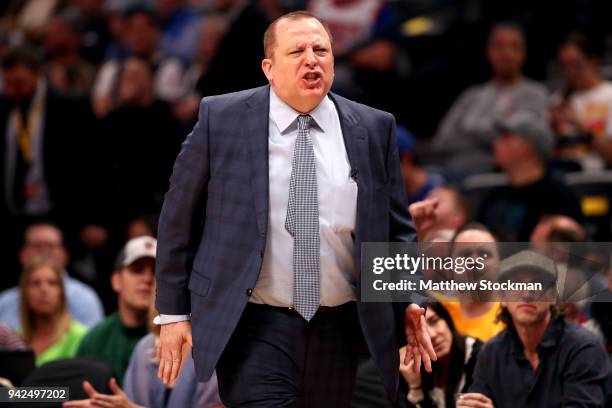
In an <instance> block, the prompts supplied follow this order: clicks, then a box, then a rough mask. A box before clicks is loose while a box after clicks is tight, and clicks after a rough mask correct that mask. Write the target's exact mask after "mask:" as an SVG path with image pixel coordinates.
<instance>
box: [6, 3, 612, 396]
mask: <svg viewBox="0 0 612 408" xmlns="http://www.w3.org/2000/svg"><path fill="white" fill-rule="evenodd" d="M533 3H534V2H521V1H511V2H506V1H499V2H497V1H496V2H494V4H493V3H490V2H486V1H483V0H464V1H458V2H449V1H444V0H431V1H417V0H395V1H390V0H309V1H307V2H306V1H302V0H11V1H3V2H0V135H2V137H1V140H0V156H1V157H2V160H0V225H2V228H1V232H0V234H2V239H1V241H2V242H3V245H2V248H0V262H1V263H2V270H3V275H2V279H1V280H0V323H1V324H4V325H5V326H0V350H2V349H5V350H9V349H10V350H20V349H26V348H27V349H31V350H33V352H34V358H35V359H34V361H32V362H31V365H32V367H30V368H34V366H37V367H40V369H42V368H43V367H46V366H48V364H47V365H45V363H49V364H51V365H52V364H54V363H57V364H58V366H55V367H54V366H52V367H54V368H52V369H50V370H48V371H47V372H45V371H44V370H43V371H42V372H41V373H40V374H39V375H40V377H41V378H42V379H40V378H39V379H38V381H42V382H39V383H38V384H44V378H46V377H45V373H46V374H47V375H50V374H52V373H53V372H54V370H64V371H70V370H77V371H78V370H87V369H90V371H89V372H88V375H89V376H88V377H87V378H89V379H91V380H90V381H89V382H88V383H87V384H86V385H85V386H83V387H82V397H83V398H87V401H88V402H87V403H88V404H93V402H92V401H98V402H99V403H100V404H101V405H104V404H108V405H104V406H124V405H119V404H120V403H125V404H127V403H128V402H129V401H131V403H132V404H137V405H143V406H155V407H158V406H159V407H162V406H177V407H182V406H191V405H196V404H197V405H198V406H215V405H218V404H220V401H219V399H218V395H217V391H216V382H215V379H214V377H213V379H211V381H210V382H209V383H202V384H198V383H197V382H196V380H195V377H194V373H193V362H192V361H191V360H189V361H188V362H187V363H186V365H185V366H184V367H183V371H182V373H181V376H180V377H179V382H178V383H177V385H176V386H175V387H174V388H166V387H165V386H164V385H163V384H162V383H161V382H160V381H159V380H158V379H157V378H156V376H155V367H156V364H157V363H156V359H155V352H154V349H155V342H156V336H157V335H158V331H157V330H156V328H155V327H154V326H152V325H151V324H150V322H151V320H152V319H151V316H154V315H155V311H154V309H153V306H152V302H153V294H154V258H155V246H156V242H155V238H154V237H155V236H156V229H157V215H158V213H159V210H160V208H161V204H162V201H163V195H164V193H165V191H166V190H167V188H168V179H169V176H170V173H171V171H172V165H173V162H174V159H175V158H176V155H177V153H178V151H179V149H180V145H181V142H182V141H183V140H184V138H185V137H186V135H187V134H188V133H189V131H190V130H191V128H192V127H193V126H194V124H195V123H196V120H197V114H198V110H199V106H200V101H201V98H202V97H205V96H211V95H216V94H221V93H227V92H233V91H238V90H242V89H247V88H252V87H256V86H260V85H264V84H265V83H266V79H265V77H264V75H263V74H262V71H261V60H262V58H263V44H262V38H263V33H264V31H265V29H266V28H267V26H268V24H269V23H270V22H271V21H272V20H274V19H275V18H276V17H278V16H280V15H282V14H284V13H285V12H287V11H292V10H298V9H307V10H309V11H311V12H312V13H313V14H314V15H316V16H318V17H320V18H321V19H323V20H324V21H326V22H327V23H328V25H329V29H330V32H331V33H332V36H333V47H334V55H335V72H336V74H335V82H334V86H333V91H334V92H337V93H339V94H341V95H344V96H347V97H349V98H351V99H354V100H357V101H360V102H364V103H367V104H369V105H371V106H374V107H377V108H380V109H384V110H387V111H390V112H392V113H393V114H394V115H395V117H396V118H397V121H398V128H397V138H398V144H397V148H398V151H399V156H400V162H401V168H402V174H403V177H404V182H405V186H406V193H407V196H408V199H409V202H410V203H418V202H420V201H422V200H424V199H426V198H436V199H437V200H438V205H437V207H436V216H437V222H436V223H435V224H434V225H431V226H430V229H429V230H428V231H427V239H428V240H430V241H431V242H446V243H457V242H463V243H470V242H472V243H474V242H477V243H489V244H491V243H495V242H501V241H523V242H533V243H542V242H597V241H611V240H612V227H611V225H612V223H611V213H610V208H611V205H610V200H612V173H610V172H609V170H607V169H608V168H609V167H610V166H612V82H610V80H611V79H612V29H611V28H610V26H609V24H605V20H604V18H605V17H604V16H606V15H609V12H610V11H612V5H611V4H610V3H609V2H606V1H597V0H590V1H570V0H568V1H564V2H561V3H560V4H558V5H555V10H554V11H553V10H551V6H550V5H547V6H544V5H543V4H533ZM551 13H554V16H555V18H554V19H553V21H551V19H550V17H551ZM475 221H477V222H478V224H476V223H474V222H475ZM494 252H495V251H493V252H492V253H494ZM606 264H609V260H607V261H606ZM540 269H542V271H544V272H546V271H547V267H544V266H543V267H542V268H540ZM593 282H595V283H593V285H595V287H596V289H597V290H599V292H601V293H607V291H608V289H607V288H612V284H610V283H608V282H612V277H610V276H608V274H607V269H606V270H604V271H601V273H599V274H598V276H597V277H596V278H595V279H593ZM608 305H609V302H594V303H592V302H589V301H582V302H565V303H564V304H563V305H558V304H556V303H551V304H547V305H545V306H544V307H543V308H542V309H538V310H534V311H533V313H531V314H530V316H532V315H535V316H536V317H537V319H536V320H537V322H536V323H538V324H540V326H538V327H540V328H539V329H538V330H540V331H539V332H538V331H537V330H536V331H533V330H532V329H530V328H533V327H535V326H537V325H535V324H534V322H527V323H525V321H524V318H525V316H524V314H525V313H526V312H525V311H524V310H522V309H520V308H519V309H512V308H509V307H506V306H503V305H501V303H499V302H493V301H486V300H485V301H482V300H481V301H475V302H463V303H456V302H447V303H444V302H441V303H439V304H438V303H436V304H435V305H433V306H432V307H431V308H429V309H428V312H427V313H428V315H427V322H428V327H430V333H431V334H432V337H433V338H434V346H435V347H436V351H437V352H438V354H439V355H440V356H442V359H441V362H440V363H439V364H437V365H436V366H435V368H436V370H438V371H434V373H433V374H425V373H422V374H415V373H414V372H413V371H411V370H410V367H407V366H404V365H403V366H402V367H400V371H401V373H402V375H403V380H404V383H403V385H402V392H403V393H404V395H403V397H402V398H400V401H402V402H403V403H406V404H408V405H409V406H436V407H443V406H454V404H457V406H460V405H461V403H460V402H459V400H458V398H459V397H458V395H459V394H461V395H463V391H468V390H475V392H473V393H468V394H469V395H468V394H466V395H467V396H466V397H465V400H466V401H470V399H471V398H473V399H474V401H479V402H478V403H482V404H484V405H482V406H488V405H486V404H489V402H490V401H485V400H480V399H479V398H481V397H480V395H485V394H486V395H494V394H495V395H498V397H497V398H498V399H496V402H497V405H496V406H504V405H503V404H501V405H500V402H499V401H511V402H510V405H505V406H516V405H512V401H516V398H523V397H525V396H524V395H520V396H519V395H514V394H513V392H514V393H516V394H521V390H525V389H531V391H530V392H532V391H533V392H534V394H537V395H532V396H530V398H532V397H533V398H534V399H533V400H532V402H533V401H545V400H546V399H545V398H549V397H550V395H553V394H555V393H561V391H559V389H560V388H559V387H561V386H560V385H558V384H557V383H555V381H556V380H554V375H553V374H551V373H549V372H548V371H547V370H540V371H534V370H536V368H537V367H538V366H539V365H540V364H542V361H543V360H544V359H548V360H546V361H554V364H556V365H555V367H557V369H558V370H564V371H563V372H578V374H576V376H575V378H573V380H575V384H578V385H575V390H574V391H573V394H571V395H572V398H577V400H580V398H583V400H586V398H587V397H585V396H584V394H589V395H592V396H593V397H592V398H594V399H595V400H596V401H595V405H592V406H600V405H597V402H598V401H599V400H597V398H599V395H600V393H601V395H602V396H601V398H599V399H600V400H601V401H603V399H602V398H604V397H603V395H605V394H606V393H607V391H606V390H607V388H606V387H605V386H604V383H606V382H607V375H608V374H607V370H608V367H607V362H608V360H609V358H608V355H609V354H607V353H609V352H610V351H611V350H612V348H611V345H612V322H611V321H610V318H609V316H610V315H612V313H611V312H612V307H608ZM527 314H529V313H527ZM538 319H539V320H538ZM581 325H582V326H586V327H587V328H588V329H589V330H590V332H591V333H593V334H592V335H591V334H588V332H587V331H586V330H587V329H585V328H584V327H581ZM525 327H526V329H525ZM523 329H524V330H523ZM499 333H506V335H505V337H504V336H501V337H499V336H498V337H495V339H497V340H496V341H495V342H494V343H493V344H492V345H489V343H485V342H487V341H488V340H490V339H491V338H493V337H494V336H495V335H498V334H499ZM517 333H518V334H517ZM566 338H568V340H565V339H566ZM436 339H438V340H436ZM561 339H563V340H561ZM600 343H601V344H604V345H605V347H606V348H607V351H605V350H604V348H601V349H600V348H598V347H599V346H598V345H599V344H600ZM517 345H518V346H519V347H521V345H522V346H523V347H524V348H525V350H527V349H529V352H530V353H531V354H529V353H527V352H526V355H527V356H528V357H529V356H531V357H532V358H527V360H529V361H520V362H518V363H517V362H516V361H510V362H509V361H502V360H496V357H495V355H496V354H495V353H499V352H500V351H499V350H500V348H501V349H503V350H505V349H504V348H505V347H510V348H511V347H516V346H517ZM547 345H548V346H547ZM542 347H544V348H545V347H549V348H550V349H551V350H553V351H551V352H550V353H548V354H546V353H544V354H543V353H542V352H541V350H542ZM578 349H581V350H582V349H584V350H586V351H585V352H584V353H583V355H584V357H580V358H578V357H576V358H574V359H573V357H572V358H570V357H571V356H569V357H568V355H571V354H572V353H574V352H575V351H576V350H578ZM479 352H481V353H484V355H486V356H487V357H486V358H487V360H486V361H487V362H488V363H490V364H489V365H486V364H485V363H480V362H478V361H477V358H476V357H477V354H478V353H479ZM88 356H96V357H99V358H101V359H102V360H103V361H105V362H106V363H107V365H106V366H104V367H100V366H97V365H96V364H97V363H96V362H95V361H93V360H87V358H88ZM66 357H75V358H76V359H77V360H75V361H78V365H72V366H71V365H70V360H62V359H63V358H66ZM593 359H595V361H603V363H602V364H599V365H597V366H589V365H588V364H587V363H588V361H592V360H593ZM597 359H598V360H597ZM24 361H25V360H24ZM480 361H483V360H482V359H481V360H480ZM488 363H487V364H488ZM20 364H21V363H20ZM23 364H25V365H26V366H27V365H28V364H30V363H28V362H25V363H23ZM190 364H191V365H190ZM495 364H499V365H500V367H504V368H505V369H507V370H514V371H511V374H508V372H510V371H508V372H506V371H504V370H501V371H495V372H490V371H487V370H492V369H493V368H491V367H497V366H495ZM525 364H531V367H533V370H531V368H530V367H529V366H528V365H527V366H526V365H525ZM547 364H549V365H550V364H553V363H547ZM563 364H564V365H563ZM16 365H17V366H18V365H19V364H16ZM549 365H547V366H546V367H549ZM562 365H563V366H562ZM525 367H528V368H529V369H527V370H526V369H525ZM370 369H371V367H369V366H368V363H367V361H366V362H365V363H364V364H363V365H362V366H361V367H360V376H361V377H360V378H361V379H360V380H358V387H357V391H356V400H355V406H380V405H368V402H367V401H368V398H369V397H368V395H373V394H376V392H375V391H372V390H370V388H368V387H369V386H370V385H371V384H370V383H369V382H368V380H367V379H368V378H369V376H371V375H372V373H371V372H369V371H370ZM572 370H573V371H572ZM500 372H501V373H502V374H508V375H511V376H515V377H517V378H518V377H524V376H527V377H529V381H531V383H529V382H526V383H525V384H522V385H520V386H517V388H516V389H514V390H513V389H510V390H508V389H504V387H502V383H500V381H501V380H500V378H499V377H496V375H499V373H500ZM534 372H535V374H534ZM496 373H497V374H496ZM374 376H375V375H374ZM534 376H535V377H534ZM539 376H550V377H546V379H542V380H540V382H542V381H545V382H547V384H548V383H550V382H552V383H554V384H556V385H554V386H551V388H549V389H547V390H544V389H538V388H537V387H536V386H534V385H533V384H537V381H538V378H540V377H539ZM0 377H3V375H1V374H0ZM532 377H533V378H532ZM17 378H21V377H19V376H17ZM111 378H114V379H113V380H111ZM30 381H34V380H32V379H31V378H30ZM29 384H36V383H35V382H30V383H29ZM585 384H590V385H589V386H590V387H593V388H581V387H583V386H584V387H586V385H585ZM521 387H522V388H521ZM529 387H531V388H529ZM555 387H557V388H555ZM78 388H79V389H81V386H80V385H79V386H78ZM168 390H173V391H168ZM359 390H362V391H363V392H360V391H359ZM368 390H370V391H371V392H370V391H368ZM534 390H535V391H534ZM551 390H556V391H551ZM576 390H577V391H576ZM581 390H582V391H581ZM557 391H558V392H557ZM496 393H499V394H496ZM540 393H541V394H540ZM472 394H474V395H476V394H478V396H474V395H472ZM549 394H550V395H549ZM75 395H76V394H75ZM530 395H531V394H530ZM559 395H561V394H559ZM563 395H565V394H563ZM557 397H559V396H557ZM542 398H544V399H542ZM568 398H569V397H568ZM126 401H128V402H126ZM521 401H522V400H521ZM84 404H85V403H83V404H81V405H73V406H90V405H84ZM113 404H115V405H113ZM467 404H468V405H465V406H480V405H469V404H470V402H468V403H467ZM474 404H476V403H474ZM535 404H536V405H531V406H544V405H537V403H535ZM94 405H95V404H94ZM519 405H520V404H519ZM92 406H93V405H92ZM588 406H591V405H588ZM601 406H603V405H601Z"/></svg>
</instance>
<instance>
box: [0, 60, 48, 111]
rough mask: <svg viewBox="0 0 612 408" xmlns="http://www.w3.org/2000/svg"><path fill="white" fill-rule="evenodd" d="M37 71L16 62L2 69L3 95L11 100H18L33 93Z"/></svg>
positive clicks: (36, 80)
mask: <svg viewBox="0 0 612 408" xmlns="http://www.w3.org/2000/svg"><path fill="white" fill-rule="evenodd" d="M38 75H39V73H38V72H37V71H36V70H33V69H31V68H28V67H27V66H25V65H22V64H17V65H15V66H13V67H11V68H8V69H3V70H2V79H3V80H4V95H6V97H7V98H8V99H9V100H11V101H13V102H20V101H22V100H23V99H26V98H29V97H31V96H33V95H34V92H35V91H36V83H37V82H38Z"/></svg>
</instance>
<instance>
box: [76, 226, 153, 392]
mask: <svg viewBox="0 0 612 408" xmlns="http://www.w3.org/2000/svg"><path fill="white" fill-rule="evenodd" d="M156 247H157V241H156V240H155V238H152V237H148V236H145V237H138V238H134V239H131V240H130V241H128V242H127V244H125V246H124V247H123V250H122V251H121V252H120V254H119V256H118V258H117V265H116V268H115V271H113V275H112V276H111V283H112V286H113V290H114V291H115V292H116V293H117V295H118V298H119V299H118V309H119V310H118V311H117V312H115V313H113V314H112V315H110V316H109V317H108V318H106V319H105V320H104V321H102V322H101V323H100V324H98V325H97V326H95V327H94V328H92V329H91V330H90V331H89V333H87V335H86V336H85V337H84V338H83V340H82V342H81V345H80V346H79V350H78V351H77V356H80V357H84V356H93V357H99V358H101V359H103V360H105V361H107V362H108V363H110V364H111V365H112V366H113V369H114V370H115V373H116V374H117V380H118V381H119V383H122V382H123V376H124V374H125V370H126V369H127V366H128V363H129V362H130V356H131V355H132V351H133V350H134V347H135V346H136V343H138V341H139V340H140V339H141V338H142V337H144V336H145V335H146V334H147V333H148V331H149V330H148V327H147V316H148V311H149V305H150V304H151V302H152V299H153V296H154V290H153V288H154V282H155V250H156Z"/></svg>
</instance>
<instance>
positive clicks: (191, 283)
mask: <svg viewBox="0 0 612 408" xmlns="http://www.w3.org/2000/svg"><path fill="white" fill-rule="evenodd" d="M269 95H270V88H269V86H264V87H260V88H255V89H249V90H246V91H242V92H237V93H231V94H226V95H219V96H212V97H207V98H204V99H203V100H202V103H201V105H200V111H199V117H198V123H197V124H196V125H195V127H194V129H193V131H192V132H191V133H190V134H189V135H188V136H187V139H186V140H185V142H184V143H183V146H182V149H181V152H180V153H179V155H178V157H177V159H176V163H175V164H174V170H173V173H172V177H171V179H170V188H169V190H168V192H167V193H166V196H165V200H164V204H163V208H162V212H161V216H160V221H159V232H158V246H157V301H156V305H157V309H158V311H159V312H160V313H163V314H189V313H191V319H192V333H193V341H194V360H195V367H196V374H197V377H198V379H199V380H200V381H206V380H208V378H210V376H211V374H212V372H213V370H214V368H215V365H216V363H217V361H218V359H219V357H220V355H221V353H222V352H223V350H224V348H225V346H226V344H227V342H228V340H229V338H230V337H231V335H232V333H233V331H234V329H235V327H236V325H237V323H238V320H239V319H240V316H241V315H242V312H243V310H244V308H245V306H246V304H247V302H248V300H249V295H250V294H251V292H252V288H253V287H255V283H256V282H257V277H258V276H259V271H260V269H261V264H262V260H263V255H264V250H265V244H266V231H267V224H268V211H269V210H268V200H269V194H268V120H269V119H268V118H269ZM330 97H331V99H332V100H333V102H334V103H335V104H336V107H337V109H338V113H339V115H340V123H341V126H342V132H343V135H344V142H345V145H346V149H347V153H348V157H349V161H350V164H351V168H352V169H353V170H352V172H353V175H354V176H356V182H357V186H358V195H357V220H356V228H355V265H357V268H358V269H359V265H360V247H361V243H362V242H368V241H370V242H371V241H413V240H415V239H416V235H415V231H414V227H413V224H412V222H411V220H410V216H409V214H408V211H407V207H406V198H405V192H404V186H403V183H402V177H401V173H400V168H399V157H398V152H397V146H396V141H395V120H394V118H393V116H392V115H391V114H389V113H386V112H382V111H379V110H375V109H373V108H370V107H367V106H365V105H361V104H358V103H356V102H352V101H350V100H348V99H345V98H343V97H340V96H338V95H334V94H330ZM287 171H291V168H287ZM359 291H360V289H359V288H358V292H357V293H359ZM405 307H406V305H405V304H403V305H398V304H390V303H358V314H359V319H360V322H361V326H362V330H363V333H364V337H365V339H366V343H367V345H368V348H369V350H370V353H371V355H372V357H373V359H374V361H375V363H376V365H377V366H378V368H379V370H380V372H381V375H382V378H383V382H384V384H385V388H386V389H387V392H388V393H389V395H390V396H394V395H395V394H396V391H395V390H396V389H397V385H398V380H399V372H398V367H399V354H398V351H397V350H398V348H399V346H400V342H401V341H402V339H403V341H404V342H405V336H403V310H404V309H405Z"/></svg>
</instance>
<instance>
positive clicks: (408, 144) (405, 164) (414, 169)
mask: <svg viewBox="0 0 612 408" xmlns="http://www.w3.org/2000/svg"><path fill="white" fill-rule="evenodd" d="M396 136H397V150H398V151H399V155H400V167H401V170H402V177H403V178H404V185H405V186H406V194H407V195H408V204H409V205H410V204H412V203H414V202H417V201H421V200H423V199H425V197H426V196H427V195H428V194H429V193H430V192H431V191H432V190H433V189H434V188H436V187H437V186H439V185H440V184H441V183H442V179H441V178H440V177H437V176H433V175H430V174H428V173H427V170H426V169H425V168H423V167H422V166H421V165H420V163H419V160H418V158H417V156H416V152H415V144H416V143H415V140H414V136H413V135H412V133H410V132H409V131H408V129H406V128H404V127H403V126H398V127H397V133H396ZM438 208H439V207H438Z"/></svg>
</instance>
